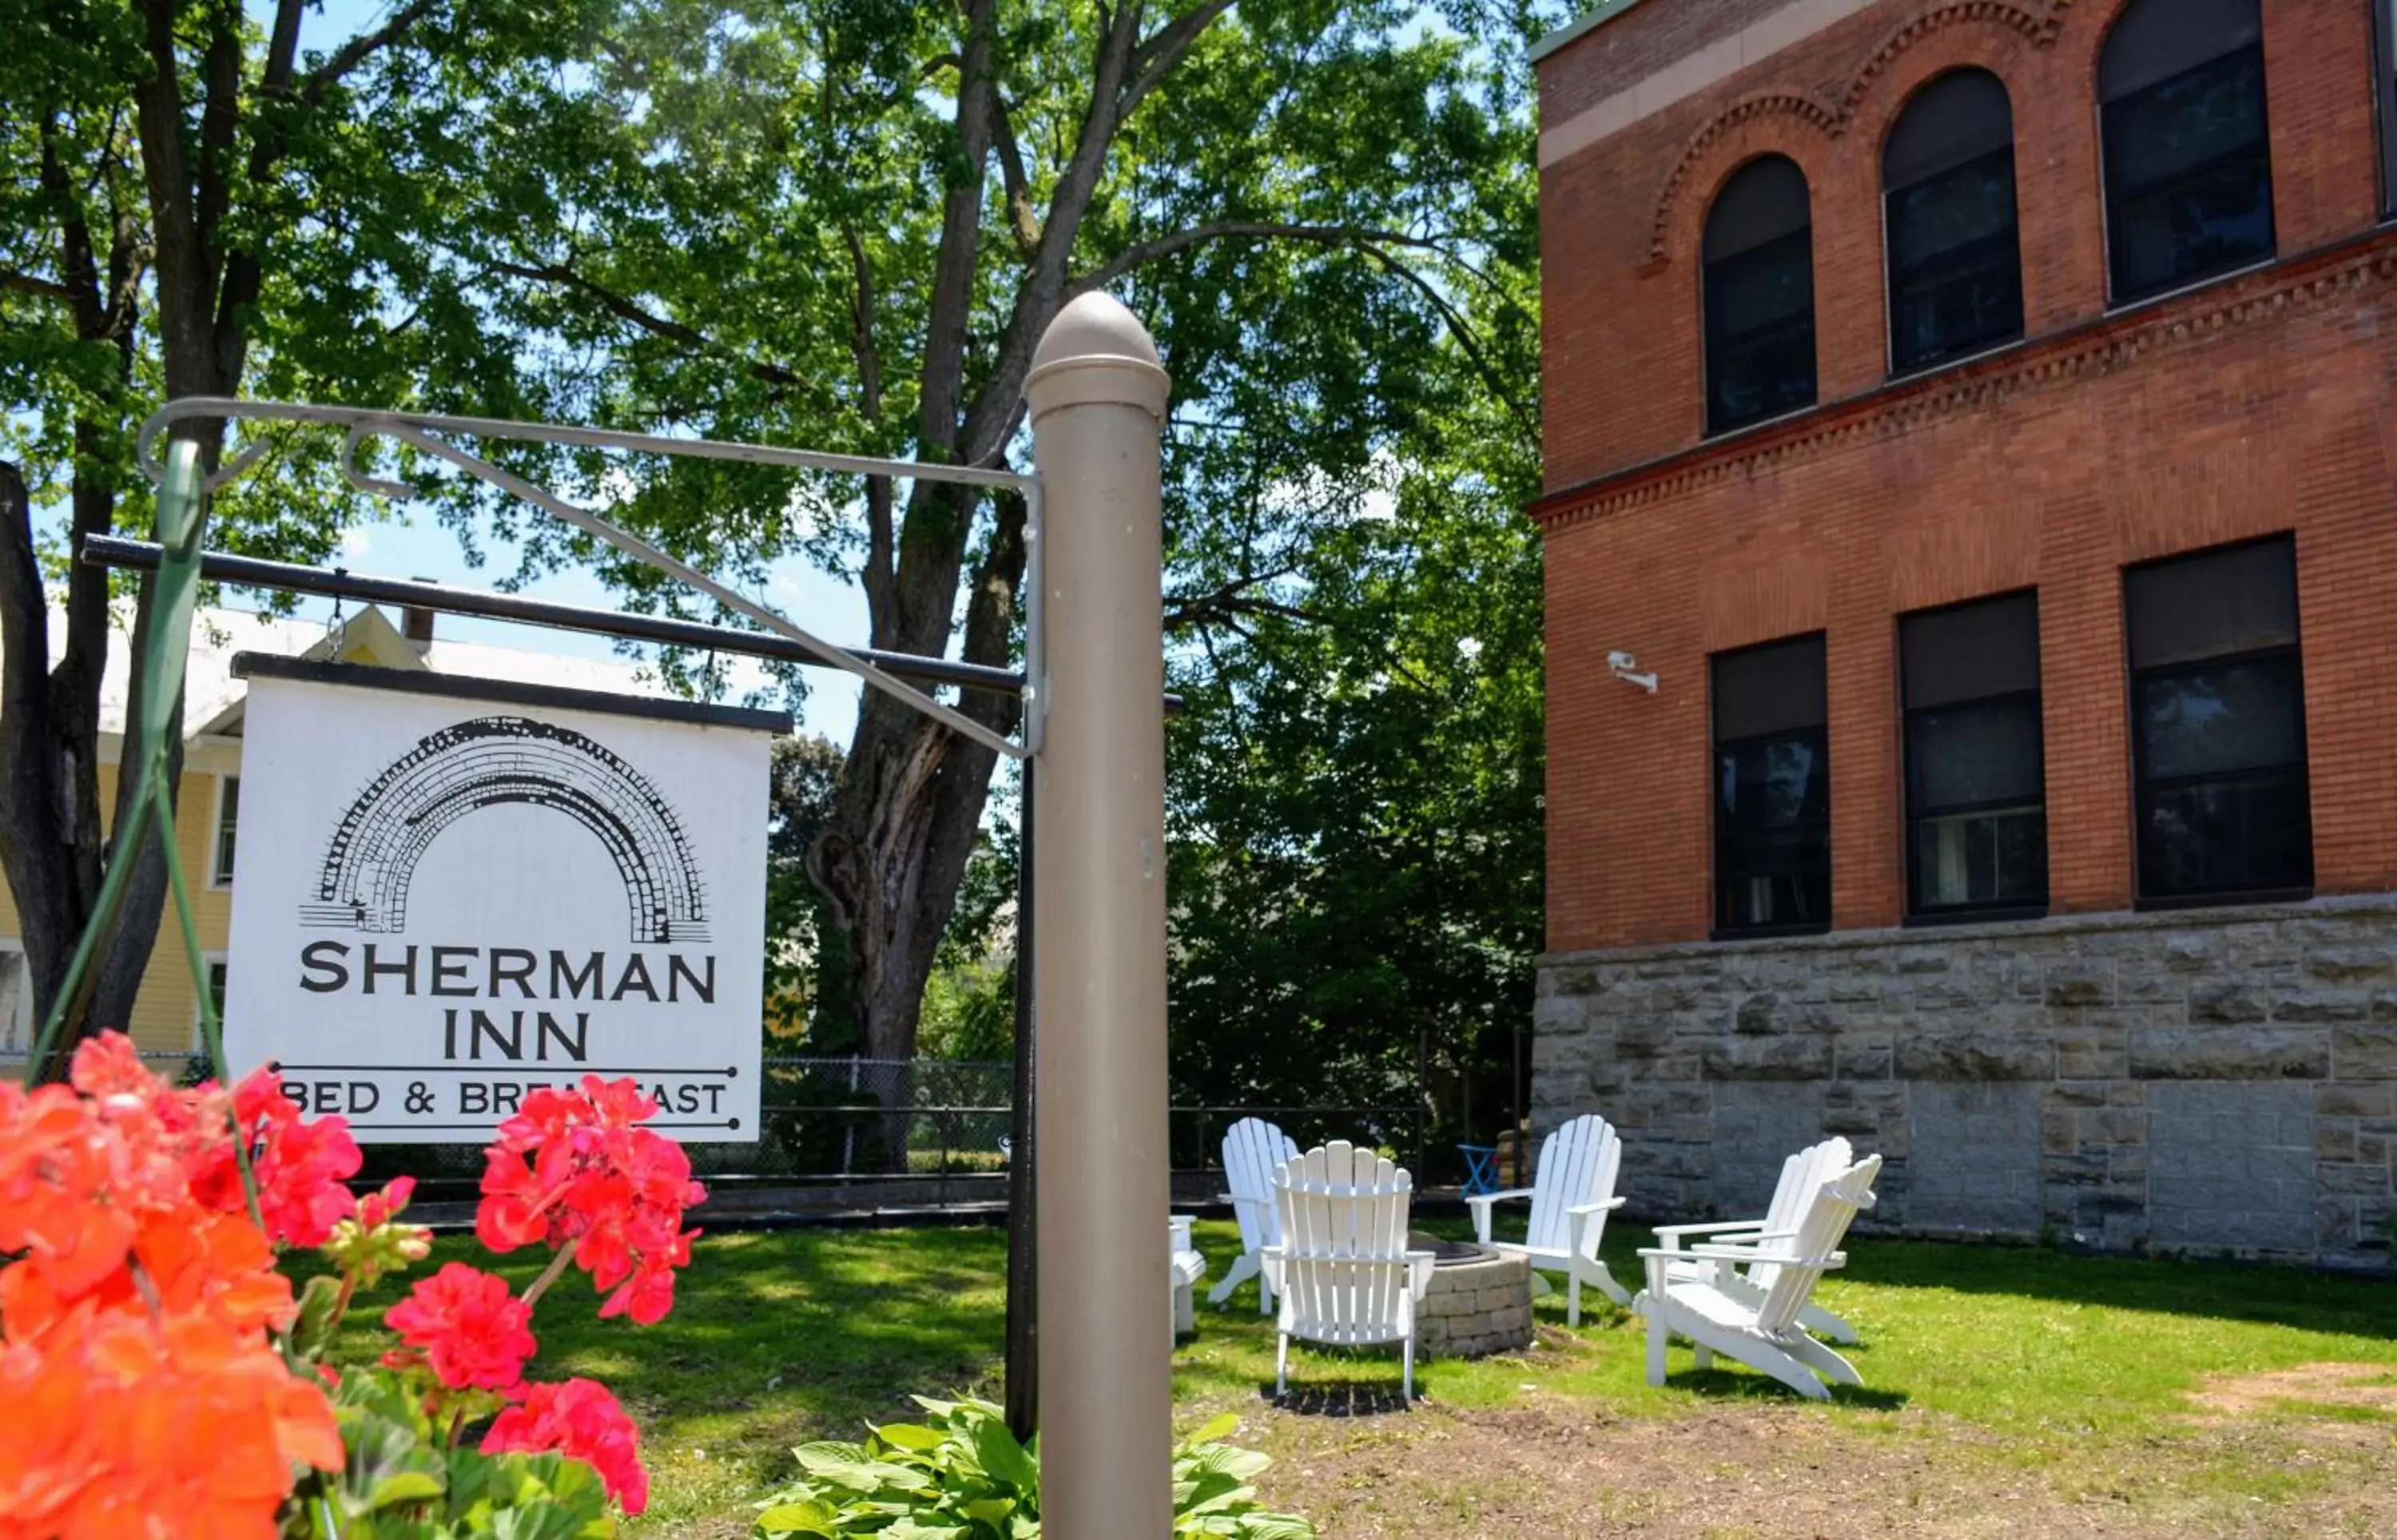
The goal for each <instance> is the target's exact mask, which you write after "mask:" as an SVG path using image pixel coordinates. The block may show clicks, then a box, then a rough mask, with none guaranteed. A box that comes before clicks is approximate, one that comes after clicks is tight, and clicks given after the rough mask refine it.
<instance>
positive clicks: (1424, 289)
mask: <svg viewBox="0 0 2397 1540" xmlns="http://www.w3.org/2000/svg"><path fill="white" fill-rule="evenodd" d="M1358 249H1359V251H1361V252H1363V253H1364V254H1365V255H1366V257H1368V258H1369V259H1372V260H1373V261H1375V262H1377V263H1379V264H1380V265H1381V268H1382V271H1383V272H1387V273H1389V274H1390V275H1391V276H1392V277H1395V278H1399V279H1402V280H1404V281H1405V282H1407V283H1409V284H1413V285H1414V287H1415V290H1416V292H1417V293H1419V294H1421V295H1422V296H1423V297H1424V298H1425V299H1426V300H1428V301H1430V303H1431V307H1432V309H1434V310H1436V311H1438V312H1440V320H1441V322H1442V323H1443V324H1445V325H1446V326H1447V327H1448V335H1449V336H1450V337H1452V338H1453V339H1455V340H1456V345H1457V346H1458V347H1459V348H1460V349H1462V350H1464V352H1465V356H1466V358H1467V359H1469V360H1471V361H1472V364H1473V368H1474V372H1475V373H1477V374H1479V375H1480V376H1481V383H1482V384H1483V385H1484V386H1486V387H1487V388H1488V389H1489V392H1490V393H1491V394H1492V395H1493V396H1496V397H1497V398H1498V400H1499V401H1500V402H1501V403H1503V404H1504V405H1506V411H1507V413H1508V415H1509V416H1511V417H1513V418H1514V419H1515V426H1516V427H1517V428H1518V429H1520V431H1522V433H1523V435H1524V437H1525V438H1526V439H1527V440H1528V441H1529V442H1531V443H1533V444H1537V443H1539V441H1540V425H1539V424H1538V423H1537V422H1535V421H1534V420H1533V418H1532V414H1531V413H1530V411H1529V410H1527V409H1526V408H1525V407H1524V405H1523V404H1522V402H1521V401H1520V400H1518V399H1517V398H1516V395H1515V392H1514V391H1513V390H1512V389H1511V388H1510V387H1509V385H1508V383H1507V380H1506V376H1505V375H1503V374H1502V373H1500V372H1499V371H1498V370H1497V369H1495V368H1493V367H1492V366H1491V363H1490V355H1489V353H1488V352H1487V351H1486V350H1485V349H1484V348H1483V347H1482V346H1481V339H1480V336H1479V335H1478V334H1476V333H1475V331H1474V329H1473V324H1472V323H1471V322H1469V321H1467V320H1466V318H1465V315H1464V312H1461V311H1459V310H1458V309H1457V308H1456V307H1455V306H1454V305H1453V304H1450V303H1449V300H1448V296H1446V295H1444V294H1442V293H1440V290H1439V288H1437V287H1436V286H1434V285H1433V284H1432V282H1431V280H1430V279H1428V278H1426V277H1425V276H1424V275H1423V274H1422V273H1420V272H1416V271H1415V270H1414V269H1413V268H1411V267H1409V266H1407V265H1406V264H1405V263H1404V262H1401V261H1399V259H1397V258H1395V257H1393V256H1391V255H1390V254H1389V253H1388V252H1386V251H1384V250H1383V249H1381V248H1380V247H1379V246H1359V247H1358Z"/></svg>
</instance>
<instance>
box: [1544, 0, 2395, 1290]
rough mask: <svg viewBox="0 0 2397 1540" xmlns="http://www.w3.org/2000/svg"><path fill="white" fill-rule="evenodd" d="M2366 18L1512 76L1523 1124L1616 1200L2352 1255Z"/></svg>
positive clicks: (2374, 1210)
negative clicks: (1851, 1190)
mask: <svg viewBox="0 0 2397 1540" xmlns="http://www.w3.org/2000/svg"><path fill="white" fill-rule="evenodd" d="M2390 9H2391V0H2078V3H2074V0H1948V3H1937V0H1610V3H1608V4H1605V5H1602V6H1600V7H1599V8H1598V9H1597V10H1596V11H1594V12H1592V13H1591V14H1590V15H1588V16H1587V17H1585V18H1584V19H1583V20H1581V21H1579V22H1577V23H1575V24H1573V26H1570V27H1568V28H1565V29H1563V30H1562V31H1560V33H1557V34H1556V35H1555V36H1553V37H1551V38H1550V39H1549V40H1547V43H1546V44H1544V45H1543V46H1542V47H1541V49H1540V50H1539V55H1538V71H1539V86H1540V107H1541V135H1540V169H1541V220H1542V241H1543V248H1544V249H1543V267H1544V272H1545V279H1544V283H1545V297H1544V298H1545V307H1546V308H1545V315H1546V323H1545V324H1546V328H1547V331H1546V339H1545V363H1544V367H1545V398H1546V413H1547V421H1546V428H1545V432H1546V443H1547V490H1546V492H1545V494H1544V496H1543V497H1542V498H1540V499H1538V501H1537V502H1535V503H1534V504H1533V508H1532V512H1533V515H1534V517H1535V518H1536V519H1537V520H1538V521H1539V523H1540V524H1541V526H1542V528H1543V530H1544V531H1545V534H1546V538H1547V611H1548V617H1547V623H1548V713H1549V716H1548V739H1549V742H1548V749H1549V753H1548V800H1547V808H1548V947H1549V949H1550V950H1549V952H1548V953H1547V955H1546V956H1545V957H1544V958H1543V959H1542V963H1541V969H1540V998H1539V1002H1538V1005H1537V1008H1536V1009H1537V1016H1536V1035H1535V1049H1534V1054H1533V1067H1534V1070H1533V1082H1534V1083H1533V1107H1534V1116H1535V1122H1538V1123H1540V1124H1541V1125H1542V1126H1546V1125H1547V1124H1550V1123H1553V1122H1555V1121H1557V1120H1558V1119H1560V1118H1561V1117H1563V1116H1566V1115H1569V1114H1571V1113H1573V1112H1575V1111H1580V1110H1587V1109H1598V1110H1600V1111H1603V1112H1605V1113H1606V1114H1607V1115H1608V1116H1609V1117H1610V1118H1612V1119H1614V1121H1615V1122H1617V1124H1618V1125H1620V1126H1621V1127H1622V1128H1623V1130H1624V1133H1625V1137H1626V1140H1627V1175H1626V1188H1627V1190H1628V1191H1630V1192H1631V1193H1632V1194H1633V1196H1634V1198H1635V1201H1638V1202H1640V1204H1641V1205H1642V1206H1643V1207H1647V1208H1652V1209H1658V1210H1663V1209H1671V1210H1675V1211H1677V1212H1690V1211H1700V1210H1704V1209H1707V1208H1708V1207H1714V1208H1719V1209H1725V1210H1733V1211H1744V1210H1748V1209H1753V1208H1756V1207H1758V1206H1759V1205H1760V1204H1761V1202H1762V1201H1763V1199H1764V1197H1765V1196H1766V1195H1767V1194H1768V1193H1769V1192H1770V1190H1771V1188H1772V1185H1773V1181H1774V1176H1775V1175H1777V1173H1778V1170H1779V1165H1780V1161H1781V1158H1782V1156H1783V1155H1785V1154H1786V1153H1788V1151H1789V1150H1790V1149H1793V1148H1797V1147H1798V1146H1799V1145H1800V1144H1801V1143H1802V1142H1804V1141H1806V1140H1808V1139H1811V1138H1814V1137H1820V1136H1821V1135H1822V1133H1823V1132H1824V1131H1830V1132H1838V1133H1845V1134H1847V1135H1850V1136H1851V1137H1853V1138H1855V1139H1856V1140H1857V1142H1858V1143H1859V1145H1860V1146H1861V1147H1864V1148H1875V1149H1878V1150H1880V1151H1881V1152H1882V1153H1883V1154H1884V1155H1885V1156H1886V1157H1887V1158H1888V1164H1887V1167H1886V1169H1885V1173H1884V1175H1883V1178H1882V1203H1881V1209H1880V1211H1879V1215H1878V1218H1879V1219H1880V1220H1881V1222H1882V1223H1884V1224H1891V1225H1896V1226H1901V1227H1905V1228H1910V1229H1916V1230H1921V1231H1927V1232H1945V1231H1962V1232H1991V1231H1995V1232H2003V1233H2016V1234H2035V1233H2042V1232H2045V1233H2048V1234H2051V1235H2058V1236H2076V1237H2079V1238H2081V1239H2082V1240H2083V1241H2086V1242H2088V1243H2092V1244H2097V1245H2105V1246H2109V1247H2136V1246H2143V1245H2152V1246H2155V1247H2157V1248H2159V1249H2192V1250H2209V1251H2210V1250H2230V1251H2235V1252H2240V1253H2248V1254H2259V1255H2285V1256H2297V1257H2306V1258H2314V1259H2320V1260H2324V1261H2332V1262H2337V1263H2341V1264H2349V1265H2364V1266H2372V1267H2385V1266H2387V1265H2388V1257H2389V1252H2390V1225H2391V1216H2392V1200H2391V1153H2392V1148H2397V661H2393V660H2397V416H2392V413H2391V408H2390V405H2389V403H2390V390H2391V385H2392V382H2397V228H2391V226H2390V224H2389V223H2388V222H2387V221H2388V219H2389V217H2390V214H2391V212H2392V211H2397V102H2392V73H2391V71H2392V66H2391V60H2392V58H2397V54H2392V51H2391V49H2390V39H2389V36H2388V30H2389V27H2390ZM1622 655H1628V657H1627V658H1626V657H1623V656H1622ZM1652 674H1653V675H1654V681H1653V688H1651V687H1650V682H1649V681H1648V680H1647V679H1645V678H1644V677H1643V676H1647V675H1652Z"/></svg>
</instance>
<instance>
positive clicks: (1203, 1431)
mask: <svg viewBox="0 0 2397 1540" xmlns="http://www.w3.org/2000/svg"><path fill="white" fill-rule="evenodd" d="M1239 1426H1240V1418H1239V1414H1238V1413H1236V1412H1225V1413H1223V1414H1219V1415H1217V1416H1215V1417H1213V1418H1212V1419H1210V1420H1209V1421H1208V1423H1207V1424H1206V1426H1205V1427H1201V1428H1199V1429H1198V1432H1196V1433H1193V1434H1191V1435H1190V1437H1189V1438H1187V1439H1185V1440H1183V1443H1182V1447H1183V1448H1184V1449H1185V1451H1186V1450H1192V1449H1196V1448H1198V1446H1199V1445H1201V1444H1211V1443H1213V1442H1215V1441H1216V1440H1219V1439H1223V1438H1226V1437H1228V1436H1229V1435H1230V1434H1231V1433H1232V1432H1233V1431H1234V1430H1235V1429H1237V1428H1238V1427H1239Z"/></svg>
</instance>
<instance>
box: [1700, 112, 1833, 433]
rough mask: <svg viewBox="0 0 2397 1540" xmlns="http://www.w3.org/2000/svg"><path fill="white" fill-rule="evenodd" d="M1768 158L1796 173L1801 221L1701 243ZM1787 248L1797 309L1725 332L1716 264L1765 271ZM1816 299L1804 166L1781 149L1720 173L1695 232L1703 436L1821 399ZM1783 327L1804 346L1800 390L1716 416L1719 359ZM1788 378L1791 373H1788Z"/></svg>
mask: <svg viewBox="0 0 2397 1540" xmlns="http://www.w3.org/2000/svg"><path fill="white" fill-rule="evenodd" d="M1774 163H1778V164H1781V165H1785V166H1788V168H1789V171H1790V174H1791V175H1793V176H1795V177H1796V178H1797V179H1798V185H1799V187H1800V189H1801V191H1802V192H1803V194H1804V197H1805V205H1806V218H1805V222H1804V223H1803V224H1801V225H1800V226H1799V227H1798V228H1796V229H1794V230H1790V231H1785V232H1782V233H1781V234H1779V235H1776V236H1774V237H1772V238H1771V239H1769V240H1766V241H1762V242H1759V243H1757V244H1755V245H1752V246H1744V247H1742V248H1741V249H1739V250H1738V251H1734V252H1730V253H1727V254H1725V255H1723V256H1721V257H1717V256H1714V255H1711V254H1710V253H1709V252H1708V250H1707V247H1708V246H1710V245H1711V244H1712V243H1711V242H1710V240H1709V239H1708V234H1709V232H1711V231H1712V230H1713V227H1714V221H1715V219H1716V218H1717V217H1718V216H1719V215H1721V212H1722V210H1723V207H1724V205H1725V203H1726V200H1728V199H1729V198H1731V197H1733V196H1735V195H1736V194H1737V192H1739V191H1740V188H1739V183H1740V181H1741V179H1743V178H1748V177H1750V176H1752V175H1753V174H1756V173H1758V172H1759V171H1761V170H1762V169H1763V168H1765V167H1767V166H1769V165H1771V164H1774ZM1793 250H1794V251H1797V252H1799V253H1801V265H1802V267H1803V269H1804V275H1805V285H1806V303H1805V308H1804V312H1803V314H1802V316H1801V315H1800V314H1798V313H1797V312H1792V313H1791V315H1789V316H1788V317H1786V318H1784V319H1782V320H1780V321H1777V322H1774V323H1771V324H1769V325H1763V326H1756V327H1751V328H1749V329H1748V331H1746V332H1742V333H1739V334H1736V336H1734V335H1733V334H1731V333H1729V332H1727V330H1726V329H1725V328H1724V327H1723V326H1721V325H1719V324H1718V323H1719V317H1720V315H1721V310H1722V309H1723V306H1724V294H1725V292H1726V291H1725V288H1724V285H1723V282H1722V279H1721V276H1720V274H1721V272H1722V271H1723V270H1726V269H1732V268H1734V267H1736V268H1739V269H1746V270H1751V271H1759V270H1761V271H1767V272H1769V271H1772V270H1773V269H1774V266H1775V265H1776V263H1786V262H1787V261H1788V253H1790V252H1791V251H1793ZM1817 299H1818V296H1817V294H1816V291H1815V284H1814V185H1813V184H1812V183H1811V182H1809V181H1807V180H1806V171H1805V167H1803V166H1800V165H1799V164H1798V163H1797V162H1796V161H1795V160H1793V159H1791V158H1790V157H1789V156H1788V155H1784V154H1780V153H1777V152H1776V153H1766V154H1762V155H1758V156H1755V157H1754V158H1752V159H1750V160H1748V162H1746V163H1745V164H1743V165H1742V166H1740V167H1739V168H1738V169H1737V170H1735V171H1734V172H1733V173H1732V174H1731V175H1730V176H1729V177H1727V178H1725V179H1724V180H1723V184H1722V186H1721V188H1720V189H1719V190H1717V192H1716V193H1715V198H1714V202H1713V203H1712V204H1711V205H1709V206H1708V207H1707V218H1706V220H1705V222H1704V225H1703V227H1702V229H1701V232H1700V235H1699V241H1698V330H1699V338H1698V356H1699V367H1700V369H1701V371H1702V375H1703V378H1701V380H1700V382H1699V385H1700V393H1701V395H1702V396H1703V398H1704V399H1703V401H1702V402H1701V404H1700V405H1701V409H1702V411H1703V413H1704V416H1705V419H1706V433H1705V436H1706V437H1707V438H1720V437H1721V436H1723V435H1724V434H1726V433H1736V432H1738V431H1741V430H1742V429H1746V428H1753V427H1755V426H1756V425H1757V424H1758V423H1761V422H1771V421H1773V420H1774V418H1782V417H1787V416H1788V415H1789V414H1791V413H1793V412H1802V411H1805V410H1807V409H1809V408H1810V407H1813V406H1814V405H1817V404H1818V403H1819V402H1820V401H1821V400H1822V390H1823V383H1822V368H1823V359H1822V352H1821V341H1822V336H1821V331H1820V328H1819V325H1818V312H1819V306H1818V304H1817ZM1784 333H1786V334H1788V337H1787V338H1786V339H1784V345H1787V346H1790V347H1793V348H1794V347H1798V346H1801V345H1802V347H1803V348H1804V350H1805V354H1806V368H1805V388H1804V391H1803V392H1802V393H1790V394H1788V397H1787V399H1782V398H1778V397H1775V398H1772V399H1768V400H1766V401H1764V402H1763V403H1762V404H1761V405H1758V406H1757V407H1755V408H1754V409H1752V410H1749V411H1747V412H1744V413H1741V414H1738V415H1736V416H1734V415H1718V413H1717V411H1716V405H1717V394H1716V392H1717V386H1718V384H1719V383H1720V382H1721V380H1722V379H1723V378H1724V377H1725V374H1726V370H1725V369H1724V365H1725V364H1726V363H1727V362H1729V361H1731V360H1732V359H1734V358H1740V357H1745V356H1748V355H1749V354H1752V353H1756V352H1761V351H1762V350H1763V349H1764V348H1766V347H1767V346H1769V345H1771V344H1772V343H1773V341H1774V339H1775V337H1776V335H1777V334H1784ZM1790 378H1795V374H1794V372H1793V374H1792V375H1791V376H1790Z"/></svg>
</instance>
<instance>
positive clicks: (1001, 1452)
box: [973, 1409, 1040, 1492]
mask: <svg viewBox="0 0 2397 1540" xmlns="http://www.w3.org/2000/svg"><path fill="white" fill-rule="evenodd" d="M994 1410H995V1409H994ZM973 1440H974V1442H973V1447H974V1456H975V1458H977V1459H979V1460H980V1461H981V1462H982V1467H983V1468H984V1470H986V1471H988V1472H990V1474H991V1477H992V1479H994V1480H998V1481H999V1482H1000V1483H1002V1484H1004V1485H1007V1486H1011V1487H1013V1488H1014V1489H1015V1490H1016V1491H1018V1492H1038V1491H1039V1490H1040V1471H1039V1468H1038V1467H1036V1466H1034V1465H1033V1463H1032V1456H1031V1455H1029V1454H1025V1453H1024V1446H1023V1445H1022V1444H1020V1443H1017V1442H1016V1441H1015V1435H1014V1434H1012V1433H1011V1432H1009V1431H1008V1430H1007V1424H1006V1423H1005V1422H1003V1421H1001V1420H1000V1418H999V1417H998V1416H997V1415H991V1416H985V1417H984V1418H982V1419H981V1420H980V1421H979V1422H977V1423H976V1424H975V1425H974V1432H973Z"/></svg>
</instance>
